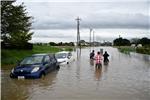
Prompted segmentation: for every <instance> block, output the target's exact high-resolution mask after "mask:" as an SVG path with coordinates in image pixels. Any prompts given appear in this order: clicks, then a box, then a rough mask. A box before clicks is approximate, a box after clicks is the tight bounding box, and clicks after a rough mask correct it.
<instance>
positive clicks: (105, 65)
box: [104, 62, 109, 72]
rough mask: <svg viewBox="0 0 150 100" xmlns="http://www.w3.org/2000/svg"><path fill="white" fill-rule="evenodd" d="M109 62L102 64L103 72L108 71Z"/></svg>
mask: <svg viewBox="0 0 150 100" xmlns="http://www.w3.org/2000/svg"><path fill="white" fill-rule="evenodd" d="M108 66H109V62H104V72H107V71H108Z"/></svg>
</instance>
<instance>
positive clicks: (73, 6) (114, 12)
mask: <svg viewBox="0 0 150 100" xmlns="http://www.w3.org/2000/svg"><path fill="white" fill-rule="evenodd" d="M25 5H26V6H27V11H28V12H29V15H31V16H33V17H34V23H33V26H32V27H33V29H75V28H76V21H75V18H76V17H77V16H80V17H81V19H82V21H81V27H82V28H89V27H92V28H135V29H136V28H140V29H148V28H149V27H150V26H149V22H150V21H149V20H150V15H149V14H148V11H149V10H148V9H149V3H147V2H140V3H139V2H137V3H133V2H125V3H121V2H116V3H105V2H104V3H94V2H93V3H89V2H86V3H78V2H77V3H70V2H67V3H66V2H61V3H50V2H38V3H25Z"/></svg>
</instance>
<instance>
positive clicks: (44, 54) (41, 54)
mask: <svg viewBox="0 0 150 100" xmlns="http://www.w3.org/2000/svg"><path fill="white" fill-rule="evenodd" d="M46 55H50V56H52V55H54V54H48V53H39V54H33V55H32V56H46Z"/></svg>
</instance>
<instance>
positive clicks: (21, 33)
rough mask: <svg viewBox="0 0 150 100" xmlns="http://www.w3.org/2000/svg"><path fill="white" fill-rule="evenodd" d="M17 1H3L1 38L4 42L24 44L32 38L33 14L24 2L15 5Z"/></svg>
mask: <svg viewBox="0 0 150 100" xmlns="http://www.w3.org/2000/svg"><path fill="white" fill-rule="evenodd" d="M14 2H15V1H1V25H2V27H1V28H2V29H1V39H2V41H3V42H4V43H10V44H13V45H16V46H23V45H26V44H27V43H28V41H29V40H31V36H32V34H33V33H32V32H29V31H30V29H31V24H32V22H31V19H32V17H31V16H28V15H27V12H26V9H25V6H24V4H23V3H22V4H20V5H13V3H14Z"/></svg>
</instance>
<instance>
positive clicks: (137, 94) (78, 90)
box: [1, 47, 150, 100]
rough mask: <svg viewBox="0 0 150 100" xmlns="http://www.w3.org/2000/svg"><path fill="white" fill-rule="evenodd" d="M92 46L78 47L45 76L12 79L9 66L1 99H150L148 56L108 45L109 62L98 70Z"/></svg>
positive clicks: (4, 73) (3, 71) (3, 74)
mask: <svg viewBox="0 0 150 100" xmlns="http://www.w3.org/2000/svg"><path fill="white" fill-rule="evenodd" d="M89 49H90V48H83V49H81V50H80V49H78V50H76V52H75V57H76V58H77V60H75V61H74V62H73V63H70V64H69V65H66V66H61V67H60V70H59V71H58V72H52V73H49V74H48V75H47V76H46V77H44V78H42V79H37V80H17V79H10V78H9V73H10V69H9V71H8V69H7V70H6V69H2V72H1V73H2V100H49V99H52V100H62V99H63V100H77V99H78V100H122V99H124V100H130V99H131V97H132V100H149V91H150V85H149V83H150V74H149V73H150V68H149V66H150V63H149V60H148V59H149V57H146V56H145V57H144V56H143V55H140V54H136V55H132V54H131V55H130V56H128V55H126V54H122V53H119V52H118V51H117V49H114V48H111V47H109V48H107V47H105V48H104V49H106V51H109V53H110V55H111V58H110V62H109V63H108V64H103V66H102V68H100V69H95V66H94V61H90V60H89V57H88V56H89ZM98 50H99V47H98V48H96V47H95V51H98ZM105 72H107V73H106V74H105Z"/></svg>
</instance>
